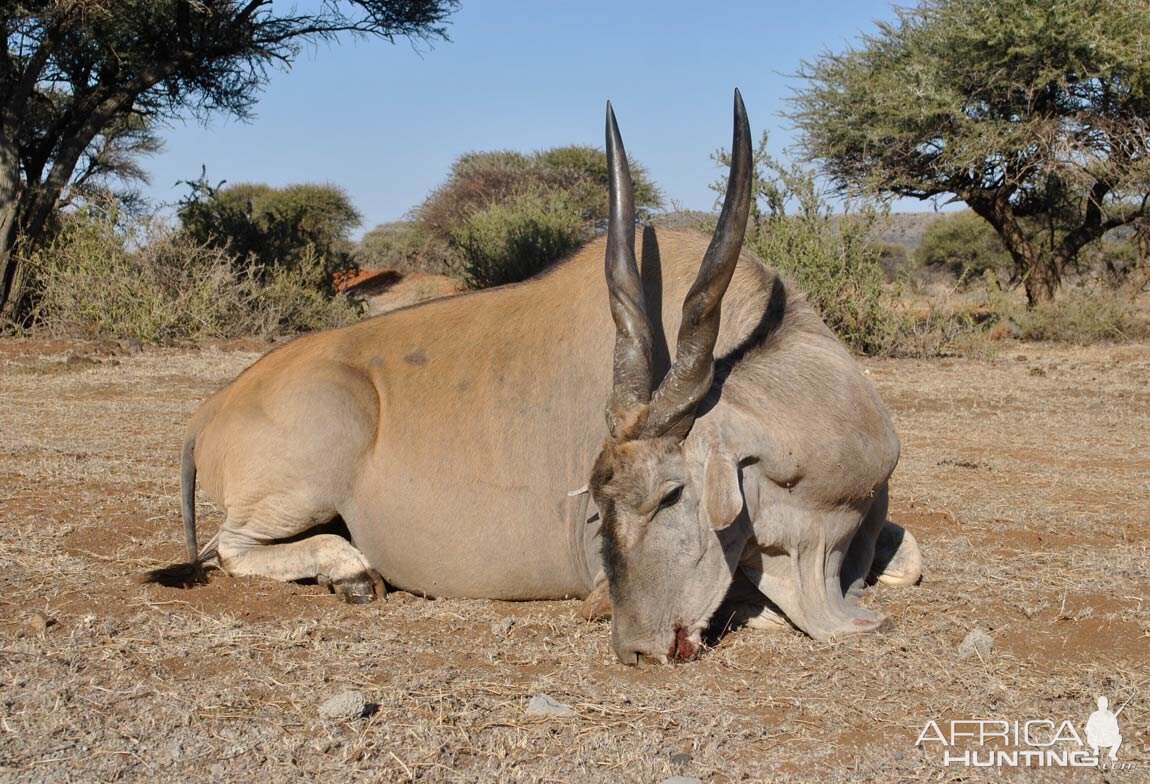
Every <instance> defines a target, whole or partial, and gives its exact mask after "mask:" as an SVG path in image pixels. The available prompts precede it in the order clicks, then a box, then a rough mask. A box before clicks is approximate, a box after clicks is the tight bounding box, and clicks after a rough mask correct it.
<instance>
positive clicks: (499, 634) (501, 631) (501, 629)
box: [491, 616, 515, 641]
mask: <svg viewBox="0 0 1150 784" xmlns="http://www.w3.org/2000/svg"><path fill="white" fill-rule="evenodd" d="M514 625H515V619H514V618H512V617H510V616H508V617H507V618H504V619H503V620H502V621H497V622H496V623H493V624H491V633H492V634H494V635H495V639H497V640H500V641H503V640H506V639H507V635H508V634H510V633H511V627H512V626H514Z"/></svg>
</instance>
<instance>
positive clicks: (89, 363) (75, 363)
mask: <svg viewBox="0 0 1150 784" xmlns="http://www.w3.org/2000/svg"><path fill="white" fill-rule="evenodd" d="M65 364H66V365H68V366H69V367H74V368H89V367H96V365H99V364H100V363H99V362H98V361H97V360H95V359H92V358H91V357H87V356H84V355H83V354H70V355H68V359H67V360H65Z"/></svg>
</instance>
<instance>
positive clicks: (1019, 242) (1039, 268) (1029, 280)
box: [966, 189, 1060, 308]
mask: <svg viewBox="0 0 1150 784" xmlns="http://www.w3.org/2000/svg"><path fill="white" fill-rule="evenodd" d="M1009 199H1010V194H1009V193H1008V192H1006V191H1005V190H1004V189H1000V190H999V191H998V192H996V193H995V194H994V196H970V197H968V198H967V199H966V203H967V204H968V205H969V206H970V208H971V209H972V210H974V211H975V213H977V214H978V215H979V216H980V217H982V218H983V219H985V220H986V222H987V223H989V224H990V225H991V226H993V227H994V230H995V231H996V232H998V236H999V238H1000V239H1001V240H1002V244H1003V245H1005V246H1006V250H1007V251H1009V252H1010V257H1011V258H1012V259H1014V267H1015V270H1016V271H1017V272H1018V277H1019V278H1020V279H1021V280H1022V285H1023V287H1024V288H1025V289H1026V306H1027V307H1029V308H1033V307H1034V306H1035V305H1038V304H1040V303H1043V302H1051V301H1053V300H1054V292H1055V290H1056V289H1057V288H1058V283H1059V280H1060V278H1059V274H1058V271H1059V270H1058V267H1056V266H1055V265H1054V263H1053V259H1050V258H1043V254H1042V252H1041V251H1040V250H1039V249H1038V248H1037V247H1035V245H1034V243H1033V242H1031V241H1030V238H1029V237H1027V236H1026V232H1024V231H1023V230H1022V227H1021V226H1019V225H1018V219H1017V218H1016V217H1015V215H1014V211H1013V210H1011V208H1010V201H1009Z"/></svg>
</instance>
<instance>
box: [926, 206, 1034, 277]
mask: <svg viewBox="0 0 1150 784" xmlns="http://www.w3.org/2000/svg"><path fill="white" fill-rule="evenodd" d="M914 261H915V264H916V265H918V266H921V267H936V268H943V269H946V270H948V271H950V272H951V273H952V274H953V275H955V276H956V277H958V278H959V279H960V280H962V281H964V282H965V281H970V280H977V279H979V278H981V277H982V274H983V272H985V271H986V270H992V271H993V272H994V273H995V274H996V275H998V276H999V277H1000V278H1002V279H1003V280H1008V279H1009V278H1010V275H1011V274H1012V272H1013V270H1014V260H1013V259H1012V258H1011V256H1010V253H1009V252H1008V251H1007V250H1006V247H1005V246H1004V245H1003V244H1002V240H1001V239H999V237H998V233H997V232H996V231H995V230H994V228H993V227H992V226H991V225H990V224H989V223H987V222H986V221H985V220H983V219H982V218H980V217H979V216H977V215H975V214H974V213H973V212H971V211H970V210H963V211H962V212H955V213H950V214H947V215H943V216H941V217H939V218H938V219H937V220H935V221H933V222H932V223H931V224H930V225H929V226H928V227H927V229H926V232H925V233H924V234H923V237H922V243H921V244H920V245H919V246H918V248H916V249H915V252H914Z"/></svg>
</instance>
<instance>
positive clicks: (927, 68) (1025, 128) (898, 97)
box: [792, 0, 1150, 305]
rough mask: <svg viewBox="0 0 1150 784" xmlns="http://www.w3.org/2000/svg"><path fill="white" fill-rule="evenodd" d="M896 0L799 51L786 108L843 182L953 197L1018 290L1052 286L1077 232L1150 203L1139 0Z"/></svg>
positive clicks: (1111, 224)
mask: <svg viewBox="0 0 1150 784" xmlns="http://www.w3.org/2000/svg"><path fill="white" fill-rule="evenodd" d="M897 13H898V19H897V21H896V22H895V23H890V24H887V23H881V24H879V25H878V32H877V33H875V34H873V35H868V36H864V37H863V38H862V40H861V43H860V44H859V45H858V46H857V47H856V48H852V49H848V50H847V51H845V52H842V53H838V54H836V53H829V52H828V53H824V54H823V55H822V56H820V57H819V58H818V59H816V60H815V61H814V62H813V63H804V64H803V66H802V68H801V70H800V74H799V75H800V76H801V77H803V78H804V79H806V81H807V83H806V85H805V86H804V87H803V88H801V89H800V90H799V91H798V92H797V94H796V98H795V101H796V109H795V111H794V112H793V113H792V118H793V119H794V120H795V121H796V123H797V125H798V127H799V130H800V131H801V133H802V143H803V146H804V149H805V152H806V153H807V155H808V156H809V157H810V158H812V159H814V160H818V161H819V162H820V163H821V166H822V168H823V171H824V173H825V174H827V175H829V176H830V178H831V179H832V180H833V181H834V182H835V183H836V184H837V185H838V186H839V187H840V188H842V189H843V190H851V189H855V188H875V189H877V190H878V191H879V192H883V193H887V194H893V195H895V196H912V197H917V198H919V199H928V198H932V197H935V196H939V195H943V194H953V195H954V196H955V197H957V198H958V199H961V200H962V201H965V202H966V204H967V205H968V206H970V208H971V209H972V210H974V212H976V213H977V214H978V215H979V216H981V217H982V218H984V219H986V220H987V221H988V222H989V223H990V224H991V225H992V226H993V227H994V229H995V231H997V232H998V234H999V236H1000V237H1001V238H1002V241H1003V244H1004V245H1005V246H1006V248H1007V250H1008V251H1009V252H1010V255H1011V257H1012V258H1013V261H1014V264H1015V267H1016V271H1017V275H1018V277H1020V278H1021V279H1022V281H1023V283H1024V285H1025V288H1026V294H1027V298H1028V300H1029V302H1030V304H1031V305H1033V304H1035V303H1037V302H1043V301H1049V300H1051V299H1053V297H1054V292H1055V290H1056V289H1057V287H1058V284H1059V281H1060V279H1061V275H1062V272H1063V270H1064V269H1065V267H1066V266H1067V264H1069V263H1071V262H1072V261H1073V260H1074V259H1075V257H1076V256H1077V254H1078V252H1079V251H1080V250H1081V249H1082V248H1083V247H1084V246H1085V245H1086V244H1087V243H1090V242H1092V241H1094V240H1097V239H1098V238H1099V237H1101V236H1102V235H1103V234H1104V233H1106V232H1107V231H1108V230H1110V229H1112V228H1115V227H1118V226H1122V225H1125V224H1130V223H1136V222H1138V221H1139V220H1140V219H1143V218H1144V217H1145V216H1147V215H1150V212H1148V211H1147V199H1148V195H1150V157H1148V153H1150V47H1147V46H1146V38H1145V36H1146V31H1147V30H1148V29H1150V4H1147V3H1146V2H1145V0H996V1H995V2H986V0H923V1H922V2H921V3H920V4H919V5H918V6H917V7H915V8H912V9H900V10H898V12H897ZM1028 219H1029V220H1028Z"/></svg>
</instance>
